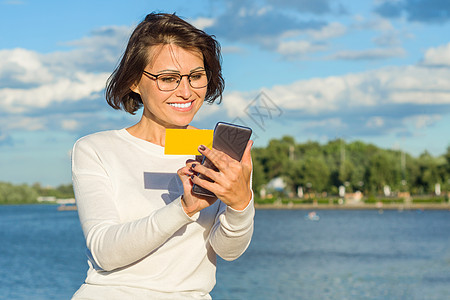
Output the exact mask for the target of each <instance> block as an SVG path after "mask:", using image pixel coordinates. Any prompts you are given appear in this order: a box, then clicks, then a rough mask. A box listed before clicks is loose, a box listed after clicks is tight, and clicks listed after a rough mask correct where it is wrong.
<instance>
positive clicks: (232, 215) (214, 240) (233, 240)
mask: <svg viewBox="0 0 450 300" xmlns="http://www.w3.org/2000/svg"><path fill="white" fill-rule="evenodd" d="M220 204H221V205H220V208H219V210H220V212H219V214H218V216H217V218H216V222H215V224H214V227H213V229H212V230H211V234H210V237H209V242H210V244H211V247H212V248H213V249H214V251H215V252H216V253H217V255H219V256H220V257H221V258H223V259H225V260H235V259H237V258H238V257H239V256H241V255H242V254H243V253H244V252H245V250H246V249H247V248H248V246H249V244H250V241H251V238H252V235H253V218H254V215H255V208H254V204H253V194H252V199H251V201H250V203H249V204H248V205H247V207H246V208H245V209H244V210H242V211H237V210H234V209H232V208H231V207H229V206H226V205H225V204H224V203H222V202H221V203H220Z"/></svg>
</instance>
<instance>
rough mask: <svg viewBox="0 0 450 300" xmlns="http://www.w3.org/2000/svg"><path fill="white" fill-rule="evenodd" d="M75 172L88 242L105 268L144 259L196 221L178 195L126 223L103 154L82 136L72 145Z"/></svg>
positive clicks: (78, 197) (79, 211)
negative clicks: (182, 228) (183, 205)
mask: <svg viewBox="0 0 450 300" xmlns="http://www.w3.org/2000/svg"><path fill="white" fill-rule="evenodd" d="M72 175H73V184H74V191H75V197H76V201H77V207H78V213H79V218H80V222H81V225H82V229H83V232H84V235H85V238H86V245H87V247H88V249H89V250H90V252H91V254H92V257H93V258H94V260H95V262H96V264H97V265H98V266H99V267H101V268H102V269H103V270H105V271H110V270H114V269H117V268H120V267H124V266H127V265H129V264H132V263H134V262H136V261H138V260H140V259H142V258H143V257H145V256H147V255H148V254H150V253H151V252H152V251H153V250H155V249H157V248H158V247H160V246H161V245H162V244H163V243H164V242H165V241H166V240H167V239H169V238H170V237H171V236H172V235H173V234H174V233H175V232H176V231H177V230H179V229H180V228H181V227H182V226H184V225H186V224H188V223H190V222H192V221H193V220H192V219H191V218H189V217H188V216H187V215H186V214H185V213H184V210H183V209H182V206H181V202H180V198H179V197H178V198H177V199H176V200H174V201H172V202H171V203H169V204H168V205H165V206H163V207H162V208H159V209H157V210H154V211H148V213H147V216H145V217H142V218H140V219H137V220H135V221H129V222H125V223H123V222H122V221H121V218H120V215H119V210H118V208H117V207H116V205H115V201H114V200H113V197H114V195H113V194H114V186H113V184H112V182H111V180H110V176H109V174H108V172H107V170H106V169H105V166H104V164H103V162H102V158H101V157H100V155H99V153H96V151H95V150H94V149H93V148H92V147H90V144H89V143H83V141H82V140H81V141H79V142H77V143H76V144H75V146H74V149H73V154H72ZM130 197H131V196H130ZM124 200H125V201H126V199H124Z"/></svg>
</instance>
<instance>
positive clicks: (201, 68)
mask: <svg viewBox="0 0 450 300" xmlns="http://www.w3.org/2000/svg"><path fill="white" fill-rule="evenodd" d="M198 70H205V68H204V67H197V68H195V69H192V70H191V73H192V72H195V71H198Z"/></svg>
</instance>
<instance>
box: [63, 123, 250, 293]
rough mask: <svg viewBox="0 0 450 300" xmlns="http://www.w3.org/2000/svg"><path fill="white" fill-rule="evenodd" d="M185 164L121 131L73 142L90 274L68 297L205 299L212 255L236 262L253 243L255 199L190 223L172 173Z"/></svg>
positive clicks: (218, 207) (212, 210) (220, 206)
mask: <svg viewBox="0 0 450 300" xmlns="http://www.w3.org/2000/svg"><path fill="white" fill-rule="evenodd" d="M189 158H191V159H192V158H193V157H192V156H180V155H164V148H163V147H161V146H158V145H155V144H152V143H150V142H147V141H145V140H142V139H139V138H136V137H134V136H132V135H131V134H129V133H128V131H127V130H126V129H122V130H114V131H105V132H100V133H96V134H92V135H89V136H86V137H84V138H81V139H80V140H78V141H77V143H76V144H75V146H74V148H73V154H72V175H73V184H74V191H75V198H76V202H77V207H78V214H79V218H80V222H81V226H82V229H83V232H84V236H85V238H86V245H87V248H88V257H89V261H88V264H89V270H88V274H87V278H86V281H85V284H83V285H82V286H81V288H80V289H79V290H78V291H77V293H75V295H74V297H73V299H183V298H190V299H192V298H199V299H210V296H209V292H210V291H211V290H212V288H213V287H214V285H215V271H216V254H218V255H219V256H221V257H222V258H223V259H225V260H233V259H236V258H238V257H239V256H240V255H241V254H242V253H243V252H244V251H245V250H246V248H247V247H248V245H249V243H250V240H251V236H252V233H253V217H254V207H253V199H252V201H251V202H250V204H249V205H248V206H247V208H246V209H245V210H243V211H236V210H233V209H232V208H231V207H227V206H226V205H225V204H224V203H223V202H221V201H220V200H218V201H216V202H215V204H214V205H212V206H210V207H208V208H205V209H203V210H202V211H200V212H199V213H197V214H196V215H194V216H193V217H189V216H188V215H186V214H185V212H184V210H183V208H182V205H181V195H182V194H183V187H182V184H181V181H180V179H179V178H178V175H177V174H176V172H177V170H178V169H180V168H181V167H183V166H185V162H186V160H187V159H189Z"/></svg>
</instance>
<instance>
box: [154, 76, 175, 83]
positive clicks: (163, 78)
mask: <svg viewBox="0 0 450 300" xmlns="http://www.w3.org/2000/svg"><path fill="white" fill-rule="evenodd" d="M158 79H159V80H161V81H162V82H164V83H171V82H176V81H178V79H179V77H178V76H175V75H165V76H160V77H159V78H158Z"/></svg>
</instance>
